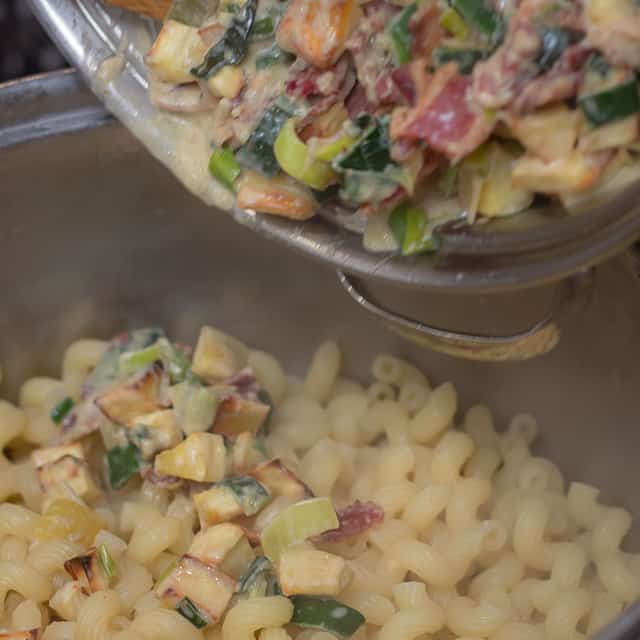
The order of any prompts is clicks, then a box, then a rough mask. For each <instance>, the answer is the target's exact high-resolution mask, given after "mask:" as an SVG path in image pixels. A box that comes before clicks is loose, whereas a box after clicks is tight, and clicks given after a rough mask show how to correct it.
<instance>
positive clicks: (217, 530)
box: [188, 522, 255, 580]
mask: <svg viewBox="0 0 640 640" xmlns="http://www.w3.org/2000/svg"><path fill="white" fill-rule="evenodd" d="M188 555H190V556H193V557H195V558H198V560H202V562H206V563H207V564H211V565H215V566H217V567H220V570H221V571H222V572H223V573H225V574H227V575H228V576H231V577H232V578H235V579H236V580H238V579H240V578H241V577H242V576H243V575H244V574H245V573H246V571H247V568H248V567H249V565H250V564H251V563H252V562H253V560H254V559H255V553H254V551H253V548H252V547H251V545H250V544H249V540H248V539H247V536H246V535H245V531H244V529H243V528H242V527H240V526H238V525H236V524H232V523H230V522H225V523H223V524H218V525H216V526H214V527H209V528H208V529H206V530H205V531H200V532H199V533H198V534H197V535H196V537H195V538H194V539H193V542H192V543H191V547H189V553H188Z"/></svg>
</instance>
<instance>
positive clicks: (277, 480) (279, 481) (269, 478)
mask: <svg viewBox="0 0 640 640" xmlns="http://www.w3.org/2000/svg"><path fill="white" fill-rule="evenodd" d="M248 475H250V476H252V477H254V478H255V479H256V480H258V482H260V483H261V484H263V485H264V486H265V487H266V488H267V489H268V490H269V492H270V493H271V495H273V496H290V497H293V498H297V499H299V500H302V499H303V498H310V497H312V496H313V493H312V492H311V490H310V489H309V487H307V485H306V484H304V482H302V480H300V478H298V477H297V476H296V474H295V473H293V471H291V470H290V469H288V468H287V467H286V466H285V465H284V464H283V463H282V462H281V461H280V460H278V459H275V460H270V461H269V462H263V463H262V464H260V465H258V466H257V467H256V468H255V469H253V470H252V471H249V473H248Z"/></svg>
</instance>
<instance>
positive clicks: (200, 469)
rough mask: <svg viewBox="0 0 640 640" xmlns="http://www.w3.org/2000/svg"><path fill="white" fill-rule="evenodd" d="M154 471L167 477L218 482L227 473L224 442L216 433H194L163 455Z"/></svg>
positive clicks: (157, 461) (159, 456)
mask: <svg viewBox="0 0 640 640" xmlns="http://www.w3.org/2000/svg"><path fill="white" fill-rule="evenodd" d="M154 469H155V470H156V471H157V472H158V473H161V474H163V475H165V476H176V477H178V478H185V479H187V480H194V481H195V482H218V481H219V480H222V478H224V475H225V471H226V448H225V446H224V439H223V438H222V436H221V435H219V434H214V433H192V434H191V435H190V436H188V437H187V438H186V439H185V440H183V441H182V442H181V443H180V444H179V445H178V446H176V447H174V448H173V449H169V450H167V451H163V452H162V453H159V454H158V455H157V456H156V459H155V462H154Z"/></svg>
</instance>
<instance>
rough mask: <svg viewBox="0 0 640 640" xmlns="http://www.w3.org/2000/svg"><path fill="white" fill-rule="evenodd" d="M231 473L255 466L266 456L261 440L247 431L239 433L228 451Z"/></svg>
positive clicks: (241, 471)
mask: <svg viewBox="0 0 640 640" xmlns="http://www.w3.org/2000/svg"><path fill="white" fill-rule="evenodd" d="M230 457H231V469H230V471H231V473H234V474H235V473H244V472H245V471H247V469H251V468H253V467H255V466H256V465H257V464H259V463H260V462H262V461H263V460H264V459H265V458H266V457H267V456H266V451H265V450H264V444H263V441H262V440H261V439H259V438H256V437H255V436H254V435H253V434H251V433H249V432H248V431H244V432H242V433H239V434H238V435H237V437H236V439H235V440H234V441H233V446H232V449H231V452H230Z"/></svg>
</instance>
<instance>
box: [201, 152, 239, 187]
mask: <svg viewBox="0 0 640 640" xmlns="http://www.w3.org/2000/svg"><path fill="white" fill-rule="evenodd" d="M209 171H210V172H211V175H212V176H213V177H214V178H215V179H216V180H217V181H218V182H220V183H221V184H223V185H224V186H225V187H227V189H229V191H234V190H235V187H234V183H235V181H236V179H237V178H238V176H239V175H240V172H241V171H242V169H241V168H240V165H239V164H238V161H237V160H236V157H235V155H234V154H233V151H231V149H229V148H226V147H223V148H221V149H216V150H215V151H214V152H213V153H212V154H211V158H210V159H209Z"/></svg>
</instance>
